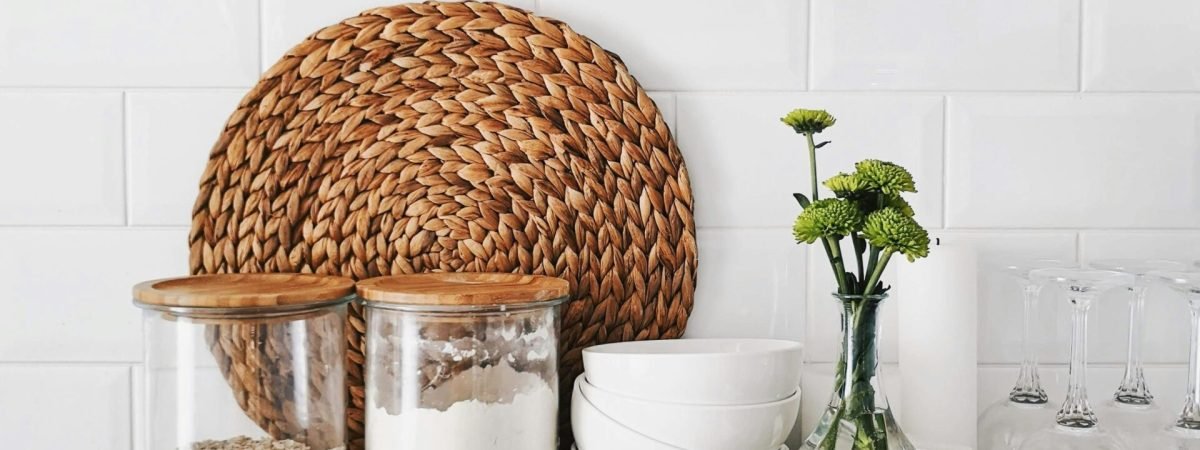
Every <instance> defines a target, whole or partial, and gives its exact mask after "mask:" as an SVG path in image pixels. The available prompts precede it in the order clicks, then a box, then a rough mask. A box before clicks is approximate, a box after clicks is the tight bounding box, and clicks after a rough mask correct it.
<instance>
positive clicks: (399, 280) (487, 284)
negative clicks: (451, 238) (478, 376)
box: [358, 273, 570, 306]
mask: <svg viewBox="0 0 1200 450" xmlns="http://www.w3.org/2000/svg"><path fill="white" fill-rule="evenodd" d="M569 290H570V284H569V283H567V280H563V279H561V278H554V277H547V276H542V275H521V274H514V273H422V274H412V275H394V276H386V277H378V278H371V279H368V280H363V281H360V282H358V296H359V297H362V298H363V299H365V300H369V301H375V302H381V303H393V304H399V305H426V306H441V305H445V306H456V305H461V306H487V305H516V304H523V303H536V302H545V301H551V300H557V299H561V298H564V297H566V296H567V293H568V292H569Z"/></svg>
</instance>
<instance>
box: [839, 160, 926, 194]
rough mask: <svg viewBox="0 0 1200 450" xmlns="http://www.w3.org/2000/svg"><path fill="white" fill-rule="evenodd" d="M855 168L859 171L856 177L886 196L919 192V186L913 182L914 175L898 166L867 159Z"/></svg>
mask: <svg viewBox="0 0 1200 450" xmlns="http://www.w3.org/2000/svg"><path fill="white" fill-rule="evenodd" d="M854 168H855V169H857V170H858V172H857V173H855V175H857V176H858V177H859V178H861V179H862V180H863V182H864V183H866V184H867V186H868V187H870V188H872V189H878V190H879V191H880V192H883V193H884V194H898V193H901V192H917V185H916V183H914V182H913V176H912V174H911V173H908V170H907V169H905V168H903V167H900V166H898V165H896V164H893V163H890V162H887V161H880V160H878V159H866V160H862V161H859V162H858V163H857V164H855V165H854Z"/></svg>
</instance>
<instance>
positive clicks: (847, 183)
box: [825, 173, 867, 197]
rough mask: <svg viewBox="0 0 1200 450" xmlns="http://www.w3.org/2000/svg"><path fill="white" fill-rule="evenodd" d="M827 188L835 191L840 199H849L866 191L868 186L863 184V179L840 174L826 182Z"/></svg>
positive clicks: (852, 175)
mask: <svg viewBox="0 0 1200 450" xmlns="http://www.w3.org/2000/svg"><path fill="white" fill-rule="evenodd" d="M825 187H827V188H829V190H831V191H833V193H834V194H836V195H837V196H838V197H847V196H850V195H853V194H857V193H859V192H862V191H864V190H866V189H867V184H866V183H863V181H862V179H861V178H859V177H858V176H856V175H854V174H849V173H839V174H837V175H834V176H833V177H832V178H830V179H828V180H825Z"/></svg>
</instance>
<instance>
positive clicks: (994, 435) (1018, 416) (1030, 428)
mask: <svg viewBox="0 0 1200 450" xmlns="http://www.w3.org/2000/svg"><path fill="white" fill-rule="evenodd" d="M1057 411H1058V409H1057V407H1055V406H1051V405H1050V404H1048V403H1040V404H1028V403H1017V402H1013V401H1010V400H1009V399H1007V398H1006V399H1004V400H1000V401H997V402H995V403H993V404H992V405H991V406H989V407H987V408H986V409H984V410H983V413H981V414H980V415H979V420H978V422H977V425H976V426H977V427H978V430H979V435H978V437H977V439H978V445H979V448H980V449H981V450H982V449H987V450H1017V449H1019V448H1021V443H1022V442H1023V441H1024V440H1025V439H1026V438H1028V437H1029V436H1030V435H1032V434H1033V433H1035V432H1037V431H1038V430H1042V429H1046V428H1050V426H1051V425H1052V424H1053V423H1054V414H1055V413H1056V412H1057Z"/></svg>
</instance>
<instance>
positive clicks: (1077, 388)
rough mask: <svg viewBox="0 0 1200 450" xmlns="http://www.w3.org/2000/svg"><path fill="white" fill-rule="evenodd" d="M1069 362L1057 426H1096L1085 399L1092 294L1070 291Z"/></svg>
mask: <svg viewBox="0 0 1200 450" xmlns="http://www.w3.org/2000/svg"><path fill="white" fill-rule="evenodd" d="M1070 295H1071V298H1070V300H1071V365H1070V368H1069V369H1068V370H1069V372H1068V376H1067V399H1066V401H1064V402H1063V406H1062V409H1060V410H1059V411H1058V416H1057V419H1056V421H1057V422H1058V424H1059V425H1061V426H1065V427H1071V428H1091V427H1094V426H1096V414H1095V413H1094V412H1092V406H1091V405H1090V404H1088V398H1087V312H1088V308H1089V307H1090V306H1091V303H1092V297H1091V296H1090V295H1087V294H1082V293H1078V292H1072V293H1071V294H1070Z"/></svg>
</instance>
